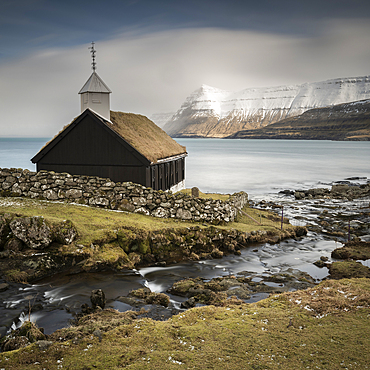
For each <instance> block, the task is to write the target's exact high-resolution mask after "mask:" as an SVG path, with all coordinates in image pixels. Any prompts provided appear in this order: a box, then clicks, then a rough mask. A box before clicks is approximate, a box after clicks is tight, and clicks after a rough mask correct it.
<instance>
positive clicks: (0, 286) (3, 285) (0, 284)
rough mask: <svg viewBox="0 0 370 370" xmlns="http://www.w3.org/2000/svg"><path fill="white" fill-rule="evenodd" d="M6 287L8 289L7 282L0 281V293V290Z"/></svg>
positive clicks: (4, 289)
mask: <svg viewBox="0 0 370 370" xmlns="http://www.w3.org/2000/svg"><path fill="white" fill-rule="evenodd" d="M8 289H9V284H7V283H0V293H1V292H5V291H6V290H8Z"/></svg>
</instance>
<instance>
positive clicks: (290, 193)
mask: <svg viewBox="0 0 370 370" xmlns="http://www.w3.org/2000/svg"><path fill="white" fill-rule="evenodd" d="M279 194H284V195H294V191H293V190H281V191H279Z"/></svg>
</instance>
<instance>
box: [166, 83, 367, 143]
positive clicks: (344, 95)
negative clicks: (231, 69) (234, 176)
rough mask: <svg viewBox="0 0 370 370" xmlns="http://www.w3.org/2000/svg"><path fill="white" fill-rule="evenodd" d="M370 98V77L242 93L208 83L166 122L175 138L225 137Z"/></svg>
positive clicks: (246, 90)
mask: <svg viewBox="0 0 370 370" xmlns="http://www.w3.org/2000/svg"><path fill="white" fill-rule="evenodd" d="M369 98H370V76H364V77H354V78H339V79H334V80H328V81H323V82H315V83H305V84H302V85H291V86H277V87H267V88H250V89H245V90H242V91H239V92H230V91H225V90H220V89H217V88H214V87H210V86H207V85H202V87H201V88H200V89H198V90H196V91H195V92H193V93H192V94H191V95H190V96H189V97H188V98H187V99H186V101H185V102H184V103H183V104H182V106H181V108H180V109H179V110H178V111H177V112H176V114H174V115H173V116H172V118H171V119H170V120H169V121H168V122H167V123H166V124H165V126H164V130H165V131H166V132H167V133H168V134H169V135H171V136H173V137H225V136H229V135H231V134H233V133H235V132H237V131H240V130H246V129H247V130H250V129H257V128H261V127H264V126H267V125H270V124H271V123H274V122H278V121H280V120H282V119H285V118H288V117H293V116H297V115H299V114H302V113H303V112H305V111H307V110H309V109H312V108H321V107H327V106H332V105H336V104H341V103H347V102H352V101H357V100H363V99H369Z"/></svg>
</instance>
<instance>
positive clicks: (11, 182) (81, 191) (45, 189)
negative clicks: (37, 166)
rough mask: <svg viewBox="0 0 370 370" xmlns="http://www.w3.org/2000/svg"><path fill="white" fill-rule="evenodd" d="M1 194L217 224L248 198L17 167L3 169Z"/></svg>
mask: <svg viewBox="0 0 370 370" xmlns="http://www.w3.org/2000/svg"><path fill="white" fill-rule="evenodd" d="M0 196H19V197H29V198H34V199H46V200H50V201H68V202H75V203H79V204H85V205H89V206H94V207H103V208H108V209H115V210H123V211H129V212H136V213H143V214H146V215H150V216H154V217H161V218H177V219H181V220H188V221H190V220H193V221H204V222H208V223H214V224H217V223H220V222H230V221H234V219H235V217H236V215H237V213H238V211H237V208H242V207H243V206H244V205H245V204H246V203H247V202H248V194H246V193H245V192H240V193H235V194H233V195H231V196H230V198H229V199H228V200H227V201H221V200H214V199H202V198H197V197H192V196H190V195H187V194H184V193H176V194H172V193H171V192H163V191H157V190H153V189H151V188H146V187H144V186H142V185H139V184H134V183H131V182H123V183H115V182H113V181H111V180H110V179H104V178H100V177H93V176H81V175H70V174H68V173H56V172H52V171H39V172H31V171H29V170H22V169H15V168H11V169H7V168H2V169H0Z"/></svg>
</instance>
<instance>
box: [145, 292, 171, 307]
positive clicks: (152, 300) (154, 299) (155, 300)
mask: <svg viewBox="0 0 370 370" xmlns="http://www.w3.org/2000/svg"><path fill="white" fill-rule="evenodd" d="M145 302H146V303H148V304H159V305H161V306H163V307H168V305H169V304H170V297H169V296H168V295H167V294H164V293H150V294H149V295H148V296H147V297H146V299H145Z"/></svg>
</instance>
